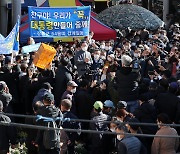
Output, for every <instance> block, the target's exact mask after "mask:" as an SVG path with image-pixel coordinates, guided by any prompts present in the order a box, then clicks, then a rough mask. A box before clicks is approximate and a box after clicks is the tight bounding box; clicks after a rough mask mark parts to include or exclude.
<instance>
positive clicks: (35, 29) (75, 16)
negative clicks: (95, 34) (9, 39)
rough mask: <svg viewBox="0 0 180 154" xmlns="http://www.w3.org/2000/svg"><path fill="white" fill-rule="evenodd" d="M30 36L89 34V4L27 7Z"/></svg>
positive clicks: (77, 35)
mask: <svg viewBox="0 0 180 154" xmlns="http://www.w3.org/2000/svg"><path fill="white" fill-rule="evenodd" d="M28 11H29V22H30V36H31V37H53V38H55V37H80V36H88V35H89V27H90V6H84V7H71V8H48V7H47V8H46V7H29V9H28Z"/></svg>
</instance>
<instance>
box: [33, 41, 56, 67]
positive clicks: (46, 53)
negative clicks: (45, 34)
mask: <svg viewBox="0 0 180 154" xmlns="http://www.w3.org/2000/svg"><path fill="white" fill-rule="evenodd" d="M55 55H56V50H55V49H54V47H51V46H49V45H47V44H44V43H41V46H40V47H39V50H38V51H37V52H36V54H35V58H34V60H33V63H34V65H35V66H37V67H39V68H42V69H45V68H49V66H50V63H51V62H52V60H53V59H54V56H55Z"/></svg>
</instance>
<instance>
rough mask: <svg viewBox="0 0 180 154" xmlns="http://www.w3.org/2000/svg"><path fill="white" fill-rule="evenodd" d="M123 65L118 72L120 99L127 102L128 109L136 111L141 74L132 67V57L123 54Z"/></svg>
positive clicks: (117, 80)
mask: <svg viewBox="0 0 180 154" xmlns="http://www.w3.org/2000/svg"><path fill="white" fill-rule="evenodd" d="M121 62H122V67H121V68H120V69H119V70H118V71H117V72H116V82H117V91H118V95H119V100H122V101H126V102H127V111H129V112H131V113H132V112H134V110H135V109H136V108H137V107H138V102H137V98H138V81H139V80H140V74H139V73H138V72H136V71H133V69H132V67H131V63H132V58H131V57H129V56H128V55H123V56H122V58H121Z"/></svg>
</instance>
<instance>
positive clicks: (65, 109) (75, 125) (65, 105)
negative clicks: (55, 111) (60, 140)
mask: <svg viewBox="0 0 180 154" xmlns="http://www.w3.org/2000/svg"><path fill="white" fill-rule="evenodd" d="M71 107H72V102H71V101H70V100H69V99H63V100H62V101H61V106H60V108H61V111H62V113H63V118H70V119H78V118H77V117H76V116H75V115H74V114H73V113H72V112H71V111H70V109H71ZM62 127H63V128H69V129H81V124H80V122H76V121H65V122H63V124H62ZM67 135H68V137H69V144H68V153H69V154H73V153H74V146H75V141H76V140H77V139H78V136H79V134H78V133H76V132H67Z"/></svg>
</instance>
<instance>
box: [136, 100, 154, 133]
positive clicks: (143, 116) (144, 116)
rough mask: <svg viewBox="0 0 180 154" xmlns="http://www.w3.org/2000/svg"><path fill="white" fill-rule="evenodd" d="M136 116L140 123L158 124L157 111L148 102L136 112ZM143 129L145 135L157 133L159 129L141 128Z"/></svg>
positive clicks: (151, 127)
mask: <svg viewBox="0 0 180 154" xmlns="http://www.w3.org/2000/svg"><path fill="white" fill-rule="evenodd" d="M134 116H135V117H136V118H137V119H138V120H139V121H140V122H144V123H156V119H157V111H156V108H155V107H154V106H153V105H151V104H149V103H148V102H144V103H143V104H141V105H140V106H139V107H138V108H137V109H136V110H135V111H134ZM141 129H142V131H143V133H145V134H146V133H147V134H153V133H156V130H157V128H156V127H153V126H141Z"/></svg>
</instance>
